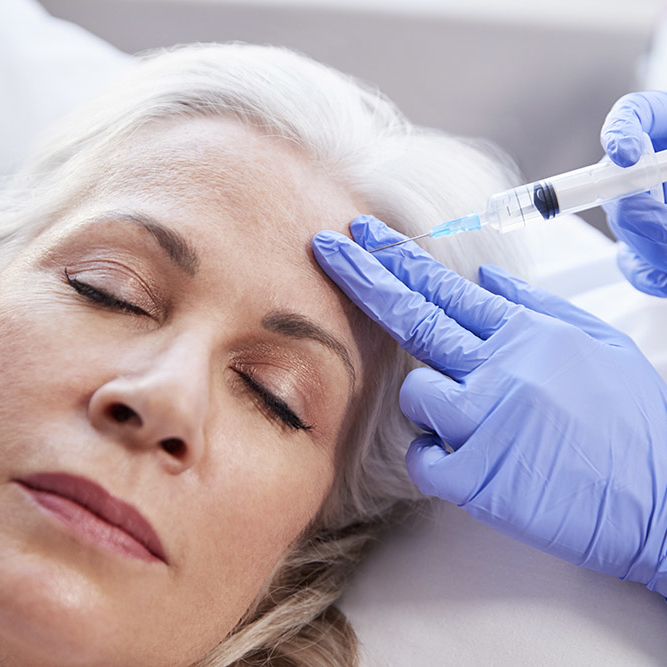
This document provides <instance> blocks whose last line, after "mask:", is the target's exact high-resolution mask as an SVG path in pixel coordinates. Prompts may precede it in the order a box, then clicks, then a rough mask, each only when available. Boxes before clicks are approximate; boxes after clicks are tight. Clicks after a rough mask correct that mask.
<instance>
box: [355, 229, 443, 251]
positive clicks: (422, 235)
mask: <svg viewBox="0 0 667 667" xmlns="http://www.w3.org/2000/svg"><path fill="white" fill-rule="evenodd" d="M430 235H431V234H430V233H429V232H426V234H420V235H419V236H412V237H410V238H409V239H403V240H402V241H396V242H395V243H389V244H388V245H382V246H380V247H379V248H373V250H369V251H368V252H377V251H378V250H384V249H385V248H393V247H394V246H395V245H401V244H402V243H407V242H408V241H414V240H415V239H423V238H424V237H425V236H430Z"/></svg>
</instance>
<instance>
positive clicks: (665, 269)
mask: <svg viewBox="0 0 667 667" xmlns="http://www.w3.org/2000/svg"><path fill="white" fill-rule="evenodd" d="M644 132H646V133H647V134H648V135H649V136H650V137H651V141H652V142H653V147H654V149H655V150H656V151H660V150H664V149H665V148H667V92H663V91H657V90H655V91H649V92H646V93H631V94H629V95H625V96H624V97H621V99H620V100H618V102H616V104H614V106H613V107H612V109H611V111H610V112H609V114H608V115H607V118H606V120H605V122H604V125H603V127H602V132H601V135H600V140H601V142H602V147H603V148H604V149H605V151H606V152H607V155H608V156H609V157H610V158H611V159H612V160H613V162H615V163H616V164H617V165H619V166H621V167H628V166H630V165H633V164H635V162H637V160H639V158H640V157H641V155H642V151H643V147H644V135H643V133H644ZM663 188H664V186H663ZM666 201H667V200H666ZM604 209H605V211H606V212H607V218H608V220H609V226H610V227H611V229H612V231H613V232H614V234H615V235H616V237H617V238H618V239H619V241H620V243H619V252H618V265H619V267H620V269H621V271H622V272H623V274H624V275H625V277H626V278H627V279H628V280H629V281H630V282H631V283H632V284H633V285H634V286H635V287H636V288H637V289H639V290H641V291H642V292H646V293H647V294H653V295H654V296H663V297H664V296H667V205H665V204H664V203H662V202H659V201H657V200H656V199H654V198H653V197H652V196H651V195H649V194H648V193H642V194H638V195H635V196H633V197H627V198H625V199H618V200H616V201H613V202H610V203H608V204H605V206H604Z"/></svg>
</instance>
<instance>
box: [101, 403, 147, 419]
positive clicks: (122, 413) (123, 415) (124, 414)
mask: <svg viewBox="0 0 667 667" xmlns="http://www.w3.org/2000/svg"><path fill="white" fill-rule="evenodd" d="M107 413H108V414H109V417H110V418H111V419H113V420H114V421H116V422H118V423H119V424H123V423H125V422H128V421H130V420H131V419H133V418H135V419H136V420H138V421H139V424H141V417H139V415H138V414H137V413H136V412H135V411H134V410H133V409H132V408H130V407H128V406H127V405H125V404H124V403H113V404H112V405H110V406H109V407H108V408H107Z"/></svg>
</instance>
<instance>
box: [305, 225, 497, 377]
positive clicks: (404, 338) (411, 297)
mask: <svg viewBox="0 0 667 667" xmlns="http://www.w3.org/2000/svg"><path fill="white" fill-rule="evenodd" d="M313 251H314V253H315V257H316V259H317V261H318V262H319V264H320V266H321V267H322V269H324V271H325V272H326V274H327V275H328V276H329V277H330V278H331V279H332V280H333V281H334V282H335V283H336V284H337V285H338V286H339V287H340V288H341V289H342V290H343V292H344V293H345V294H346V295H347V296H348V297H349V298H350V299H351V300H352V301H353V302H354V303H355V304H356V305H357V306H358V307H359V308H360V309H361V310H362V311H363V312H364V313H366V315H368V316H369V317H370V318H371V319H372V320H374V321H375V322H377V324H379V325H380V326H381V327H382V328H383V329H384V330H385V331H387V333H389V335H390V336H392V338H394V340H396V341H397V342H398V343H399V345H401V347H402V348H403V349H404V350H406V351H407V352H409V353H410V354H412V355H413V356H415V357H416V358H417V359H419V360H420V361H423V362H425V363H427V364H429V365H430V366H432V367H433V368H435V369H437V370H439V371H442V372H444V373H447V375H450V376H451V377H453V378H455V379H460V378H462V377H464V376H465V375H466V374H468V373H469V372H471V371H472V370H474V369H475V368H477V366H479V364H480V363H482V361H484V359H485V357H484V354H483V350H482V344H483V341H481V340H480V339H479V338H478V337H477V336H475V335H474V334H472V333H470V332H469V331H467V330H466V329H464V328H463V327H461V326H459V325H458V324H457V323H456V322H455V321H454V320H452V319H451V318H450V317H448V316H447V315H446V314H445V312H444V311H443V310H442V309H441V308H439V307H438V306H436V305H434V304H432V303H430V302H429V301H427V300H426V298H425V297H424V296H423V295H422V294H419V293H417V292H414V291H412V290H411V289H410V288H409V287H407V286H406V285H405V284H403V283H402V282H401V281H400V280H399V279H398V278H397V277H396V276H394V275H393V274H392V273H391V272H389V271H387V269H385V268H384V266H382V264H380V262H378V261H377V259H375V257H373V256H372V255H370V254H369V253H367V252H366V251H365V250H364V249H363V248H362V247H361V246H359V245H358V244H356V243H354V241H351V240H350V239H348V238H347V237H345V236H343V235H342V234H338V233H336V232H332V231H324V232H320V233H319V234H316V235H315V238H314V239H313Z"/></svg>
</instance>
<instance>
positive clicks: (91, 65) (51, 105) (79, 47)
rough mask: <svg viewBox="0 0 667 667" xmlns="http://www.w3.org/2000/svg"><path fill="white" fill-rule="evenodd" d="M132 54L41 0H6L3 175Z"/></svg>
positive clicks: (0, 73)
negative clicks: (54, 13)
mask: <svg viewBox="0 0 667 667" xmlns="http://www.w3.org/2000/svg"><path fill="white" fill-rule="evenodd" d="M131 60H132V58H131V56H128V55H127V54H125V53H122V52H121V51H119V50H118V49H116V48H114V47H113V46H111V45H110V44H108V43H107V42H105V41H104V40H102V39H100V38H98V37H96V36H95V35H92V34H90V33H89V32H87V31H86V30H84V29H83V28H80V27H79V26H76V25H74V24H72V23H68V22H67V21H63V20H60V19H56V18H54V17H52V16H50V15H49V14H48V13H47V12H46V11H45V10H44V9H43V7H42V6H41V5H40V4H39V3H38V2H36V0H0V176H2V175H6V174H8V173H10V172H12V171H13V170H14V169H15V168H16V166H17V165H18V163H19V162H20V161H21V160H22V158H23V156H24V155H25V153H26V151H27V150H28V149H29V147H30V144H31V143H32V142H33V141H34V139H35V136H36V135H38V134H39V133H40V132H41V131H42V130H43V129H44V128H45V127H46V126H47V125H48V124H49V123H51V122H52V121H54V120H56V119H57V118H59V117H60V116H63V115H64V114H66V113H67V112H68V111H70V110H71V109H72V108H74V107H76V106H77V105H79V104H81V103H83V102H85V101H87V100H88V99H90V98H91V97H94V96H95V95H96V94H97V93H99V92H100V91H101V90H102V89H103V88H104V87H106V86H107V85H108V84H109V83H110V81H111V80H113V79H114V78H116V77H117V76H118V75H119V74H120V73H121V72H122V71H123V70H124V69H125V68H126V67H127V66H128V65H129V63H130V62H131Z"/></svg>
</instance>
